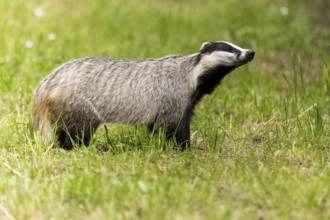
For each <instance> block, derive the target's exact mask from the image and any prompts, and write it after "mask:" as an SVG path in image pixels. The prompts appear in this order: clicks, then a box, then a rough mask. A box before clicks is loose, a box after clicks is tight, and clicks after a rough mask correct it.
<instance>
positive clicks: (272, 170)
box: [0, 0, 330, 219]
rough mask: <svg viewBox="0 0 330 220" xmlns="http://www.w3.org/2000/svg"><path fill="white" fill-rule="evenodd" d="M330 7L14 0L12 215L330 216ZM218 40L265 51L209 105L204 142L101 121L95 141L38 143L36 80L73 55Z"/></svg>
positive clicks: (1, 187) (8, 26)
mask: <svg viewBox="0 0 330 220" xmlns="http://www.w3.org/2000/svg"><path fill="white" fill-rule="evenodd" d="M38 8H40V9H42V12H43V14H42V16H41V17H38V16H36V15H38V14H39V15H40V10H37V9H38ZM328 9H329V3H327V2H326V1H315V2H313V3H310V2H309V1H307V0H304V1H302V2H299V3H298V2H295V1H284V0H276V1H269V2H267V1H261V0H255V1H253V2H247V1H243V0H234V1H221V2H219V1H216V0H208V1H198V0H193V1H185V0H171V1H166V2H164V1H151V0H148V1H141V0H136V1H133V0H130V1H125V3H124V2H123V1H118V0H112V1H105V0H95V1H84V0H83V1H67V0H59V1H47V2H45V1H39V0H30V1H23V0H12V1H0V26H1V32H0V175H1V180H0V218H1V219H329V218H330V184H329V182H330V147H329V145H330V137H329V134H330V118H329V116H330V108H329V106H330V97H329V94H330V71H329V58H330V56H329V54H330V53H329V52H330V40H329V39H330V37H329V36H330V31H329V28H328V24H329V20H328V21H326V20H324V19H329V16H328ZM35 14H36V15H35ZM52 33H53V34H55V39H52V36H51V35H50V34H52ZM53 36H54V35H53ZM49 38H50V39H49ZM214 40H226V41H231V42H233V43H235V44H238V45H240V46H242V47H246V48H253V49H254V50H255V51H256V58H255V60H254V61H253V62H251V63H250V64H248V65H247V66H244V67H242V68H240V69H238V70H236V71H235V72H233V73H231V74H230V75H229V76H228V77H226V78H225V80H224V81H223V82H222V85H221V86H219V87H218V88H217V89H216V91H215V92H214V93H213V94H212V95H210V96H206V97H204V99H203V100H202V101H201V102H200V103H199V104H198V106H197V108H196V111H195V113H196V114H195V116H194V118H193V121H192V125H191V130H192V136H191V139H192V143H193V147H192V149H191V150H187V151H185V152H179V151H177V150H175V149H172V145H171V142H166V141H165V139H164V136H163V135H162V134H158V133H154V134H152V135H150V134H148V132H147V130H146V128H145V127H143V126H127V125H107V129H105V128H101V129H100V130H99V131H98V132H97V134H96V137H95V139H94V141H93V144H92V146H90V147H89V148H84V147H82V148H80V149H75V150H73V151H64V150H62V149H58V148H53V147H52V146H42V145H38V144H36V142H35V139H34V134H33V129H32V125H31V111H30V106H31V98H32V94H33V90H34V89H35V87H36V86H37V85H38V83H40V81H41V80H42V79H43V78H44V77H45V76H46V75H47V74H49V72H50V71H51V70H52V69H53V68H55V67H56V66H58V65H59V64H61V63H63V62H65V61H68V60H70V59H73V58H78V57H85V56H109V57H127V58H144V57H160V56H163V55H167V54H177V53H194V52H196V51H197V50H198V48H199V47H200V45H201V43H202V42H204V41H214ZM109 140H110V141H109ZM102 147H107V148H109V150H108V151H103V150H102V149H101V148H102Z"/></svg>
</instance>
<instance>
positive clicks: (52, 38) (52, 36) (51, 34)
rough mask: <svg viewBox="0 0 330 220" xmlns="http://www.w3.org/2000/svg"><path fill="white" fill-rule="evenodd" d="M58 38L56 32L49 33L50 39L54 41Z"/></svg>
mask: <svg viewBox="0 0 330 220" xmlns="http://www.w3.org/2000/svg"><path fill="white" fill-rule="evenodd" d="M55 39H56V35H55V34H54V33H50V34H48V40H50V41H53V40H55Z"/></svg>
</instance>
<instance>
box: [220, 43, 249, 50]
mask: <svg viewBox="0 0 330 220" xmlns="http://www.w3.org/2000/svg"><path fill="white" fill-rule="evenodd" d="M218 42H222V43H225V44H228V45H230V46H231V47H233V48H235V49H236V50H239V51H241V52H243V51H245V49H243V48H240V47H239V46H237V45H235V44H232V43H229V42H227V41H218Z"/></svg>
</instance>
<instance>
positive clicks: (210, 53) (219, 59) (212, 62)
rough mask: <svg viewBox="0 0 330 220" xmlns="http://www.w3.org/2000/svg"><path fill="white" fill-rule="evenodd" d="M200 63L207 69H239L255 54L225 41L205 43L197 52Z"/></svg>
mask: <svg viewBox="0 0 330 220" xmlns="http://www.w3.org/2000/svg"><path fill="white" fill-rule="evenodd" d="M199 52H200V54H201V55H202V58H201V61H202V63H203V64H204V65H206V66H208V67H216V66H224V67H233V68H236V67H239V66H241V65H243V64H245V63H247V62H249V61H251V60H252V59H253V58H254V54H255V52H254V51H253V50H250V49H243V48H240V47H238V46H236V45H234V44H232V43H229V42H225V41H218V42H206V43H204V44H203V45H202V47H201V48H200V50H199Z"/></svg>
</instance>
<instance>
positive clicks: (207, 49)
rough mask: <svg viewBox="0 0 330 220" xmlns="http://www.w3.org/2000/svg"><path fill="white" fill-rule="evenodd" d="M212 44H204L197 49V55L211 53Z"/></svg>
mask: <svg viewBox="0 0 330 220" xmlns="http://www.w3.org/2000/svg"><path fill="white" fill-rule="evenodd" d="M211 48H212V43H211V42H204V43H203V44H202V46H201V48H200V49H199V53H208V52H210V51H211Z"/></svg>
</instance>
